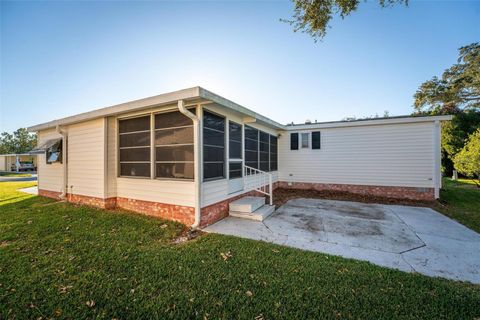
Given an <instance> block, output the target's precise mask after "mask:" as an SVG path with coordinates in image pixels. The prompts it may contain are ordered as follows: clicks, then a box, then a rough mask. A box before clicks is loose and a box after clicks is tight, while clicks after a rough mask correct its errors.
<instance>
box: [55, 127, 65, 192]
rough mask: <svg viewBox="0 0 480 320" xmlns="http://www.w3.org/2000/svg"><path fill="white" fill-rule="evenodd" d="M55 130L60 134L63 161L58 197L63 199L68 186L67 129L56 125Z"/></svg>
mask: <svg viewBox="0 0 480 320" xmlns="http://www.w3.org/2000/svg"><path fill="white" fill-rule="evenodd" d="M56 131H57V133H58V134H60V135H61V136H62V161H63V188H62V193H61V194H60V199H62V200H64V199H65V198H66V197H67V188H68V167H67V131H65V130H62V129H60V126H59V125H57V127H56Z"/></svg>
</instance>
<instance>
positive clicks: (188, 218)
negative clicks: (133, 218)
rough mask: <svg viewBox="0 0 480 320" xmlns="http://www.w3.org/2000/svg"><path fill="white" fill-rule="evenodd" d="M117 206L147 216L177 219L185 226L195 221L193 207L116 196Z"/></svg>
mask: <svg viewBox="0 0 480 320" xmlns="http://www.w3.org/2000/svg"><path fill="white" fill-rule="evenodd" d="M116 207H117V208H121V209H125V210H131V211H135V212H139V213H143V214H146V215H149V216H154V217H159V218H164V219H168V220H173V221H178V222H180V223H183V224H185V225H187V226H191V225H192V224H193V223H194V222H195V208H194V207H187V206H179V205H174V204H166V203H160V202H152V201H143V200H136V199H127V198H120V197H117V203H116Z"/></svg>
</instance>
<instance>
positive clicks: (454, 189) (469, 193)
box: [434, 178, 480, 232]
mask: <svg viewBox="0 0 480 320" xmlns="http://www.w3.org/2000/svg"><path fill="white" fill-rule="evenodd" d="M443 182H444V183H443V184H444V185H443V190H442V191H441V193H440V199H441V201H440V204H439V205H437V206H436V207H435V208H434V209H436V210H438V211H440V212H442V213H443V214H445V215H447V216H449V217H450V218H452V219H455V220H457V221H458V222H460V223H462V224H464V225H466V226H467V227H469V228H470V229H472V230H475V231H477V232H480V188H478V187H477V186H476V185H475V184H474V183H473V181H472V180H466V179H459V180H458V181H454V180H452V179H449V178H446V179H444V180H443Z"/></svg>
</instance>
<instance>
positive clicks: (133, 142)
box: [118, 116, 150, 177]
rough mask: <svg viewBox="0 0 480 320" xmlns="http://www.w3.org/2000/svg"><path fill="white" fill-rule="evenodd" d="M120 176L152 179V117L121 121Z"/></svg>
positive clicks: (119, 123)
mask: <svg viewBox="0 0 480 320" xmlns="http://www.w3.org/2000/svg"><path fill="white" fill-rule="evenodd" d="M118 125H119V135H120V136H119V149H120V150H119V157H120V176H129V177H150V116H143V117H138V118H132V119H125V120H119V122H118Z"/></svg>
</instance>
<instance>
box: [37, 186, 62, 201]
mask: <svg viewBox="0 0 480 320" xmlns="http://www.w3.org/2000/svg"><path fill="white" fill-rule="evenodd" d="M61 194H62V193H61V192H57V191H50V190H43V189H38V195H39V196H42V197H47V198H52V199H55V200H60V195H61Z"/></svg>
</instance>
